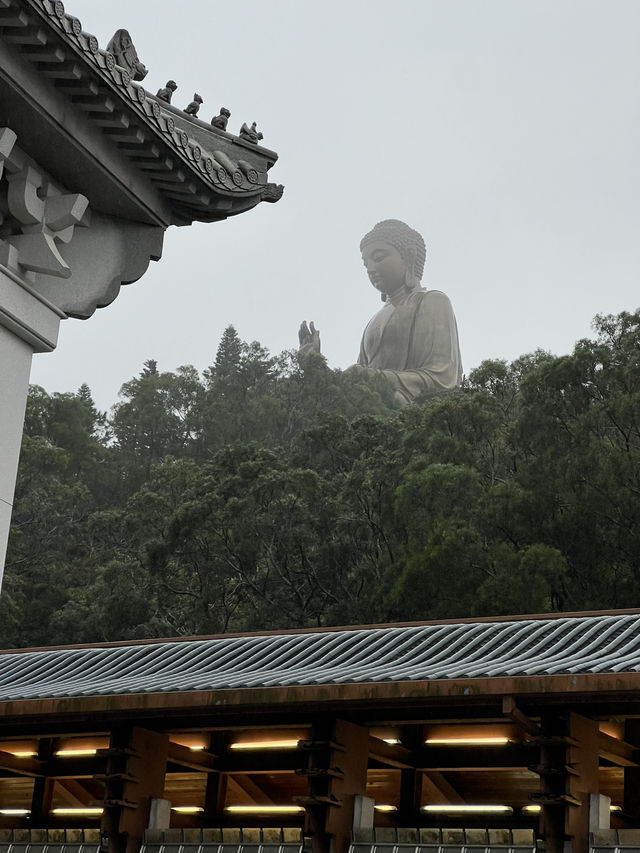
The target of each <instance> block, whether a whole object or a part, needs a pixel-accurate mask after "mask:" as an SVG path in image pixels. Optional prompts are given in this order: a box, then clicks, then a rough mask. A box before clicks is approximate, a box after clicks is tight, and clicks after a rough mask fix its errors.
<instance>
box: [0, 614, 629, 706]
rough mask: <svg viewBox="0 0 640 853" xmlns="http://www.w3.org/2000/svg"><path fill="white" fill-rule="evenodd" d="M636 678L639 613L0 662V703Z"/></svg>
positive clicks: (23, 656) (3, 657) (35, 654)
mask: <svg viewBox="0 0 640 853" xmlns="http://www.w3.org/2000/svg"><path fill="white" fill-rule="evenodd" d="M638 671H640V614H635V613H634V614H611V615H602V616H567V617H561V618H546V619H545V618H537V619H524V620H517V619H514V620H510V621H496V622H490V621H489V622H486V621H485V622H476V623H473V622H471V623H453V624H438V625H413V626H393V625H392V626H388V627H384V626H383V627H377V628H356V629H353V630H344V629H343V630H336V631H322V632H315V633H314V632H310V633H304V634H281V635H269V636H256V635H254V636H251V635H248V636H245V637H228V638H225V637H219V638H213V639H197V638H196V639H193V640H186V641H173V642H172V641H162V642H160V641H159V642H157V643H154V642H150V643H148V644H145V645H133V644H132V645H127V643H122V644H120V645H117V646H109V647H94V648H68V649H52V650H50V651H48V650H46V649H41V650H36V651H30V652H19V653H17V652H7V653H4V654H0V700H12V699H14V700H15V699H36V698H48V697H62V696H89V695H116V694H126V693H159V692H175V691H191V690H220V689H231V688H239V687H281V686H289V685H291V686H294V685H304V684H348V683H363V682H383V681H421V680H434V679H454V678H455V679H461V678H480V677H482V678H485V677H508V676H512V677H513V676H523V675H556V674H562V673H567V674H575V673H598V672H602V673H607V672H609V673H615V672H638Z"/></svg>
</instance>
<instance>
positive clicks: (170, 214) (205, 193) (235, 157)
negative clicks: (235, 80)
mask: <svg viewBox="0 0 640 853" xmlns="http://www.w3.org/2000/svg"><path fill="white" fill-rule="evenodd" d="M0 54H1V57H2V61H1V62H0V83H1V84H2V85H0V124H2V123H5V124H9V125H10V126H11V127H12V128H13V129H14V130H15V131H16V132H17V134H18V138H19V140H20V144H21V146H22V147H23V149H25V150H26V151H27V153H28V154H30V155H31V156H33V157H34V158H35V159H36V160H37V161H38V162H39V163H41V164H42V165H43V166H44V167H45V168H48V169H49V171H50V172H51V173H52V174H55V175H56V176H57V178H58V179H59V180H61V181H62V182H63V183H65V184H66V186H67V187H68V188H69V189H70V190H72V191H74V192H82V193H83V194H84V195H86V196H87V197H89V198H90V200H91V205H92V208H93V209H94V210H101V211H102V212H104V213H108V214H113V215H118V216H120V217H124V218H130V219H135V220H137V221H146V222H148V223H149V224H159V225H164V226H166V225H167V224H170V223H172V222H173V223H176V224H186V223H189V222H192V221H194V220H199V221H213V220H217V219H224V218H226V217H227V216H231V215H234V214H237V213H241V212H242V211H244V210H248V209H249V208H251V207H254V206H255V205H256V204H258V203H259V202H260V201H277V200H278V198H280V196H281V194H282V187H280V186H277V185H275V184H271V183H269V181H268V178H267V172H268V170H269V169H270V168H271V166H273V164H274V163H275V161H276V160H277V154H276V153H275V152H274V151H271V150H270V149H268V148H265V147H263V146H261V145H259V144H254V142H251V141H247V139H246V138H240V137H239V136H235V135H234V134H232V133H228V132H227V131H226V130H222V129H219V128H217V127H213V126H212V125H210V124H208V123H206V122H204V121H200V120H199V119H198V118H197V117H195V116H192V115H188V114H187V113H186V112H183V111H182V110H179V109H176V108H174V107H172V106H171V104H169V103H167V102H165V101H163V100H162V99H159V98H157V97H156V96H154V95H153V94H151V93H150V92H148V91H146V90H145V89H144V87H143V86H142V85H141V84H140V83H137V82H135V81H134V80H132V75H131V73H130V71H129V70H127V69H126V68H124V67H122V66H120V65H118V64H117V62H116V59H115V57H114V55H113V54H112V53H110V52H108V51H105V50H103V49H101V48H100V46H99V44H98V40H97V39H96V37H95V36H93V35H91V34H89V33H87V32H85V31H84V30H83V28H82V25H81V23H80V21H79V20H78V19H77V18H75V17H73V16H71V15H68V14H67V13H66V12H65V9H64V6H63V4H62V3H61V2H60V0H56V2H53V0H1V2H0Z"/></svg>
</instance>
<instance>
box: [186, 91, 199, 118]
mask: <svg viewBox="0 0 640 853" xmlns="http://www.w3.org/2000/svg"><path fill="white" fill-rule="evenodd" d="M200 104H202V98H201V97H200V95H199V94H198V93H197V92H196V93H195V94H194V96H193V100H192V101H191V103H190V104H189V105H188V106H187V107H186V108H185V113H187V115H190V116H197V115H198V110H199V109H200Z"/></svg>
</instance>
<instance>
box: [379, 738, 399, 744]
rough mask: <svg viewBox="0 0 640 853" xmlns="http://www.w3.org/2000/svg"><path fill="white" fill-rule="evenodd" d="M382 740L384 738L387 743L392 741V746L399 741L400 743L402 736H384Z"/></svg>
mask: <svg viewBox="0 0 640 853" xmlns="http://www.w3.org/2000/svg"><path fill="white" fill-rule="evenodd" d="M382 740H383V741H384V742H385V743H390V744H391V746H396V745H397V744H399V743H400V738H399V737H383V738H382Z"/></svg>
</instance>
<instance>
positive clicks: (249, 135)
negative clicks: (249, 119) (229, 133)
mask: <svg viewBox="0 0 640 853" xmlns="http://www.w3.org/2000/svg"><path fill="white" fill-rule="evenodd" d="M240 139H244V141H245V142H251V143H252V144H253V145H257V144H258V142H260V140H261V139H264V136H263V135H262V134H261V133H260V131H258V130H257V129H256V122H255V121H254V122H253V123H252V125H251V127H249V126H248V125H247V123H246V121H245V122H243V124H242V127H241V128H240Z"/></svg>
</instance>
